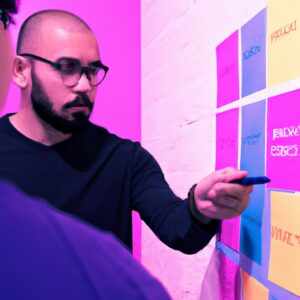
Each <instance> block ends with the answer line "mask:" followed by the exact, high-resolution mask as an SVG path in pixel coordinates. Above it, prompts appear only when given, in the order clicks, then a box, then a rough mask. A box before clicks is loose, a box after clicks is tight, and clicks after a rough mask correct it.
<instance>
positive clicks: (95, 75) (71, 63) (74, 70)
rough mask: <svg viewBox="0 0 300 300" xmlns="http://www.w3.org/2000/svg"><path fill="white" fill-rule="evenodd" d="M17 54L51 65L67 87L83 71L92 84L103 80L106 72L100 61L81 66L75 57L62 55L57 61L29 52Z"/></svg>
mask: <svg viewBox="0 0 300 300" xmlns="http://www.w3.org/2000/svg"><path fill="white" fill-rule="evenodd" d="M19 55H20V56H28V57H31V58H33V59H36V60H39V61H41V62H44V63H46V64H49V65H51V66H52V67H53V68H54V69H56V70H57V71H58V72H59V73H60V75H61V78H62V80H63V83H64V84H65V85H66V86H68V87H73V86H75V85H76V84H77V83H78V82H79V80H80V78H81V76H82V74H83V73H85V75H86V77H87V79H88V80H89V82H90V84H91V85H92V86H97V85H99V84H100V83H101V82H102V81H103V80H104V78H105V76H106V73H107V72H108V67H106V66H105V65H103V64H102V63H101V61H95V62H93V63H91V64H90V65H89V66H88V67H83V66H82V65H81V63H80V61H79V60H78V59H76V58H69V57H62V58H60V59H58V60H57V62H52V61H50V60H47V59H45V58H42V57H39V56H37V55H34V54H30V53H22V54H19Z"/></svg>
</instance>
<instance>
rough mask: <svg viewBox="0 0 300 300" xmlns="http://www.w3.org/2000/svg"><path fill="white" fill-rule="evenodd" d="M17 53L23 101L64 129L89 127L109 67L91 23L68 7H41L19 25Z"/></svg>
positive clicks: (16, 76)
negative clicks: (100, 54)
mask: <svg viewBox="0 0 300 300" xmlns="http://www.w3.org/2000/svg"><path fill="white" fill-rule="evenodd" d="M17 55H18V56H17V57H16V59H15V62H14V69H13V79H14V81H15V83H16V84H17V85H18V86H19V87H20V88H21V90H22V106H23V107H27V109H28V108H29V109H32V111H33V112H34V113H35V114H36V115H37V116H38V117H39V118H40V119H41V120H42V121H45V122H46V123H48V124H49V125H51V126H52V127H53V128H55V129H57V130H59V131H61V132H65V133H71V132H74V131H76V130H78V129H80V128H81V127H82V126H84V125H85V124H86V123H87V122H88V118H89V116H90V114H91V112H92V107H93V103H94V99H95V96H96V84H97V83H98V82H99V80H101V79H102V77H103V76H105V71H106V69H105V66H103V65H102V64H101V62H100V57H99V50H98V44H97V41H96V38H95V36H94V34H93V32H92V31H91V29H90V28H89V26H88V25H87V24H86V23H85V22H84V21H82V20H81V19H80V18H79V17H77V16H75V15H73V14H71V13H69V12H66V11H60V10H47V11H41V12H38V13H36V14H34V15H32V16H30V17H29V18H28V19H27V20H26V21H25V22H24V23H23V25H22V27H21V29H20V33H19V38H18V44H17ZM82 67H83V68H82ZM98 71H99V73H98V75H99V74H102V75H101V76H100V77H99V76H98V75H97V72H98Z"/></svg>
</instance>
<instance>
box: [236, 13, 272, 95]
mask: <svg viewBox="0 0 300 300" xmlns="http://www.w3.org/2000/svg"><path fill="white" fill-rule="evenodd" d="M266 31H267V9H263V10H262V11H260V12H259V13H258V14H257V15H256V16H255V17H253V18H252V19H251V20H250V21H249V22H248V23H246V24H245V25H244V26H243V27H242V30H241V33H242V34H241V35H242V96H243V97H244V96H247V95H250V94H252V93H254V92H257V91H259V90H261V89H264V88H265V87H266Z"/></svg>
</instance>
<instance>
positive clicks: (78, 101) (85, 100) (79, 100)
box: [63, 95, 94, 109]
mask: <svg viewBox="0 0 300 300" xmlns="http://www.w3.org/2000/svg"><path fill="white" fill-rule="evenodd" d="M93 105H94V104H93V102H92V101H91V100H90V98H89V97H88V96H87V95H82V96H80V97H79V96H78V97H76V98H75V100H73V101H72V102H68V103H66V104H65V105H64V106H63V108H65V109H68V108H72V107H78V106H85V107H88V108H89V109H92V108H93Z"/></svg>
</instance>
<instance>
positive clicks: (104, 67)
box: [18, 53, 109, 87]
mask: <svg viewBox="0 0 300 300" xmlns="http://www.w3.org/2000/svg"><path fill="white" fill-rule="evenodd" d="M18 55H19V56H28V57H31V58H33V59H35V60H38V61H41V62H43V63H46V64H48V65H50V66H52V67H53V68H54V69H56V70H57V71H61V64H59V63H56V62H53V61H50V60H48V59H46V58H43V57H40V56H37V55H35V54H31V53H21V54H18ZM97 63H98V64H99V65H98V66H97V67H100V68H102V69H103V70H104V76H103V78H102V79H101V81H100V82H98V83H97V84H92V82H91V75H90V71H89V68H90V67H83V66H81V71H80V76H79V79H78V81H77V82H76V83H75V84H74V85H70V86H69V85H66V84H65V83H64V84H65V85H66V86H68V87H73V86H75V85H77V84H78V82H79V80H80V78H81V76H82V74H83V73H85V75H86V77H87V79H88V80H89V83H90V85H91V86H98V85H100V84H101V83H102V81H103V80H104V79H105V77H106V74H107V72H108V70H109V68H108V67H107V66H105V65H104V64H102V62H101V61H97ZM60 75H61V76H63V75H62V74H61V73H60ZM62 80H63V78H62ZM63 81H64V80H63Z"/></svg>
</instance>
